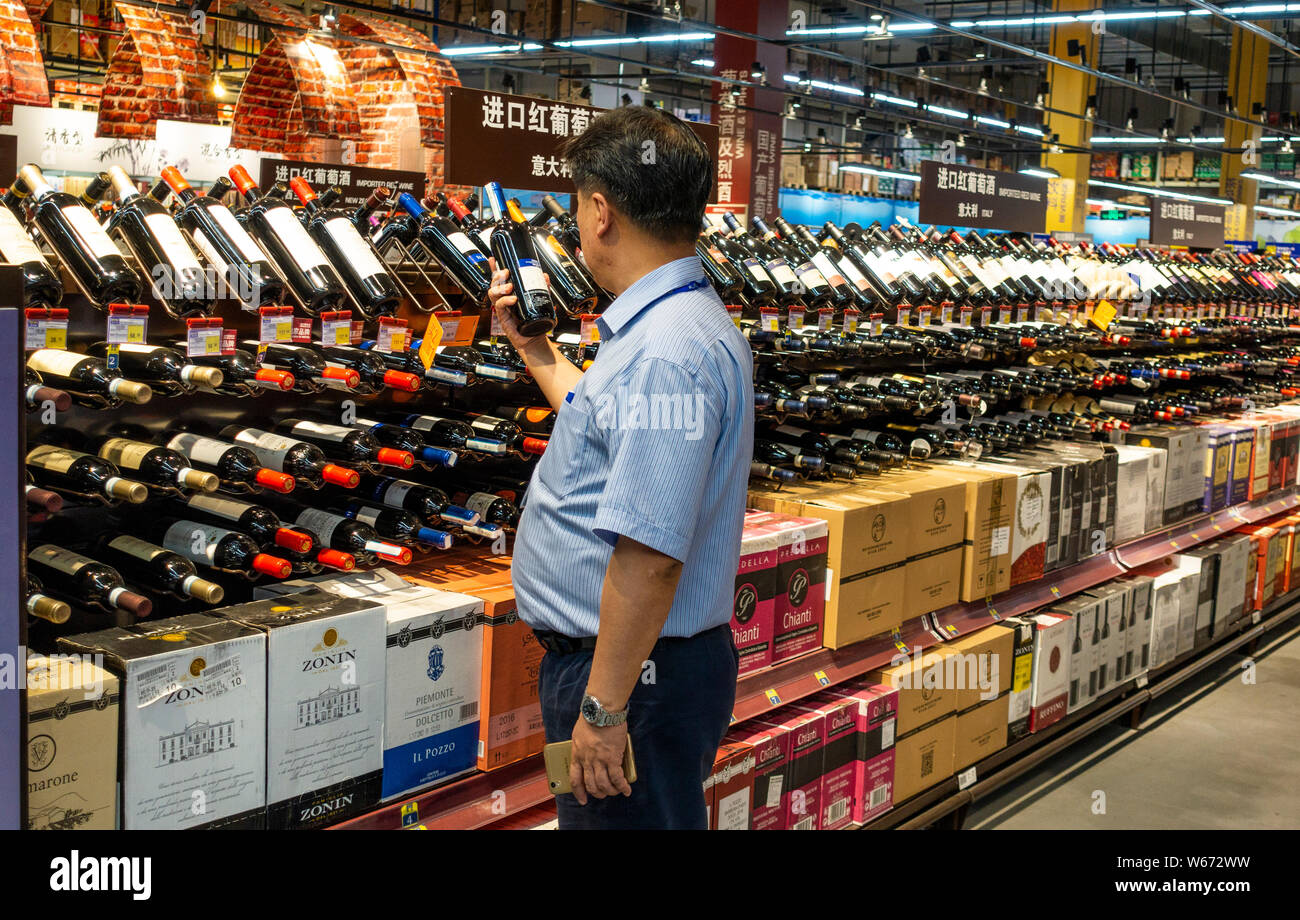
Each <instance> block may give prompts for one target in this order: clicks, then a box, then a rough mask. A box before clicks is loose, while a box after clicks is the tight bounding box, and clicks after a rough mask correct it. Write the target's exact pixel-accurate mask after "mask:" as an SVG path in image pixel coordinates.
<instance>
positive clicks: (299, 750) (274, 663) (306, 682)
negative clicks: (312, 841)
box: [218, 588, 385, 829]
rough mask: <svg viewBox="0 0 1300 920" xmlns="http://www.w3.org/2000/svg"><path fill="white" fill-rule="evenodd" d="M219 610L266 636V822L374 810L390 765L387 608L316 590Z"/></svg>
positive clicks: (283, 825)
mask: <svg viewBox="0 0 1300 920" xmlns="http://www.w3.org/2000/svg"><path fill="white" fill-rule="evenodd" d="M218 612H219V613H220V615H221V616H223V617H225V618H227V619H229V620H231V621H234V622H238V623H242V624H244V625H246V626H250V627H252V628H254V629H259V630H261V631H262V632H263V633H265V634H266V660H267V679H266V684H265V692H266V801H267V825H268V826H269V827H270V828H272V829H294V828H311V827H320V826H323V825H325V824H333V823H335V822H337V821H341V820H344V819H346V818H349V817H352V816H353V815H356V814H357V813H359V812H362V811H364V810H366V809H367V808H370V807H373V806H374V805H375V804H376V803H377V802H378V801H379V793H380V779H381V773H382V770H383V759H384V673H385V667H384V664H385V662H384V659H385V653H384V635H385V611H384V606H383V605H382V604H380V603H378V602H376V601H374V600H371V599H368V598H352V597H338V596H337V595H334V594H330V593H329V592H327V591H322V590H320V589H319V588H312V589H309V590H306V591H302V592H300V593H298V594H287V595H285V596H283V597H277V598H269V599H267V600H261V601H253V602H251V603H248V604H237V605H235V606H233V607H226V608H224V609H223V610H221V611H218Z"/></svg>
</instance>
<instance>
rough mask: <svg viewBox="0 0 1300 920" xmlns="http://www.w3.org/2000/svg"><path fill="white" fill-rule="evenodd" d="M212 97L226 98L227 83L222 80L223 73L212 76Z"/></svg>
mask: <svg viewBox="0 0 1300 920" xmlns="http://www.w3.org/2000/svg"><path fill="white" fill-rule="evenodd" d="M212 97H213V98H214V99H225V98H226V85H225V84H224V83H222V82H221V74H216V75H215V76H214V77H213V78H212Z"/></svg>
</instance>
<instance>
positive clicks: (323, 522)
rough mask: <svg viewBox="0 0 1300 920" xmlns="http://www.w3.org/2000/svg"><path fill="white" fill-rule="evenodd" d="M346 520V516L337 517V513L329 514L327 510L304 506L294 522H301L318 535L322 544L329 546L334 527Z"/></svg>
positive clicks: (332, 537)
mask: <svg viewBox="0 0 1300 920" xmlns="http://www.w3.org/2000/svg"><path fill="white" fill-rule="evenodd" d="M346 520H347V518H345V517H339V516H338V515H337V514H331V513H330V512H328V511H319V510H317V509H315V508H304V509H302V512H301V513H300V514H299V515H298V519H297V520H296V521H295V522H294V523H295V524H301V525H302V526H303V527H306V528H307V529H308V530H310V531H312V532H313V533H315V534H316V536H318V537H320V542H321V544H322V546H329V545H330V542H331V541H332V540H333V539H334V530H335V528H337V527H338V526H339V525H340V524H342V523H343V522H344V521H346Z"/></svg>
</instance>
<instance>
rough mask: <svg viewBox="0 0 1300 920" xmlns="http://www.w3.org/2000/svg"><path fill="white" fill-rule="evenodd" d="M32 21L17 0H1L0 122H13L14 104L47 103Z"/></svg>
mask: <svg viewBox="0 0 1300 920" xmlns="http://www.w3.org/2000/svg"><path fill="white" fill-rule="evenodd" d="M37 18H39V17H37ZM34 21H35V19H33V18H31V17H30V16H29V11H28V9H27V8H26V7H24V5H23V4H22V3H20V2H18V0H0V35H3V36H4V42H3V43H2V44H0V124H6V125H7V124H12V123H13V107H14V106H15V105H39V106H48V105H49V104H50V83H49V80H48V79H47V78H46V76H45V61H44V59H43V58H42V57H41V45H40V42H39V41H38V40H37V38H36V28H35V27H34V26H33V25H32V23H33V22H34ZM5 181H7V179H6V180H5Z"/></svg>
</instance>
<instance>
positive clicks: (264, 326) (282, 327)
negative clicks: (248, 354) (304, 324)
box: [257, 307, 293, 344]
mask: <svg viewBox="0 0 1300 920" xmlns="http://www.w3.org/2000/svg"><path fill="white" fill-rule="evenodd" d="M258 319H259V322H258V334H257V338H258V341H259V342H262V343H263V344H265V343H268V342H289V341H292V340H293V308H292V307H262V309H261V310H259V311H258Z"/></svg>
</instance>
